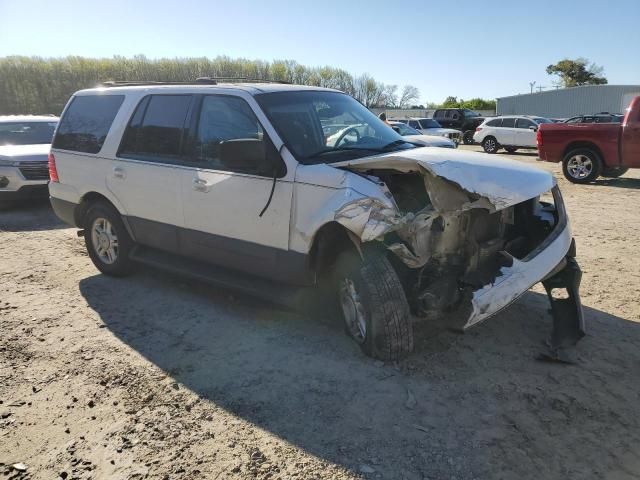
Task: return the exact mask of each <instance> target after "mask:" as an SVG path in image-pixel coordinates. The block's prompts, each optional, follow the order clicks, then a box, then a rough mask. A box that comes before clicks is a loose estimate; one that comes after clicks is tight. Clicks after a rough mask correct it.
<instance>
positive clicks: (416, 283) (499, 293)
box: [335, 162, 584, 357]
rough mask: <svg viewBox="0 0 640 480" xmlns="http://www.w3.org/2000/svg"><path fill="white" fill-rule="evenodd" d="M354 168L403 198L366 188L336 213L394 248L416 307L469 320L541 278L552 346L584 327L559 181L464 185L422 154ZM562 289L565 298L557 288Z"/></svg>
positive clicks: (459, 321)
mask: <svg viewBox="0 0 640 480" xmlns="http://www.w3.org/2000/svg"><path fill="white" fill-rule="evenodd" d="M347 168H348V169H349V170H352V169H353V170H354V171H357V172H358V173H359V174H360V175H365V176H367V178H369V180H371V181H374V182H376V183H379V185H380V186H381V188H383V190H384V191H385V194H386V196H387V198H391V199H392V200H393V202H395V207H396V208H390V207H389V206H388V205H385V204H384V202H381V201H379V200H376V199H373V198H369V197H363V198H359V199H357V200H355V201H353V202H350V203H348V204H347V205H345V206H344V207H343V208H341V209H340V210H339V211H338V212H336V216H335V219H336V221H338V222H340V223H342V224H343V225H345V226H346V227H347V228H348V229H349V230H350V231H351V232H352V233H354V234H355V235H357V236H358V237H359V238H360V240H361V241H362V242H369V241H372V240H377V241H380V242H382V243H383V244H384V245H385V247H386V248H387V249H388V250H389V251H390V252H392V253H393V255H392V258H395V259H396V261H395V263H396V265H397V267H398V268H397V270H398V272H399V275H400V277H401V279H402V281H403V284H404V285H405V291H406V293H407V298H408V299H409V302H410V304H411V307H412V310H413V311H414V313H415V314H417V315H419V316H422V317H427V318H430V319H444V320H445V321H446V324H447V326H449V327H450V328H454V329H458V330H465V329H467V328H469V327H471V326H473V325H475V324H478V323H480V322H481V321H483V320H485V319H486V318H488V317H490V316H491V315H493V314H495V313H497V312H498V311H500V310H501V309H502V308H504V307H506V306H507V305H509V304H510V303H512V302H513V301H515V300H516V299H517V298H518V297H520V296H521V295H522V294H523V293H524V292H526V291H527V290H528V289H529V288H530V287H531V286H533V285H534V284H536V283H538V282H540V281H542V282H543V284H544V286H545V288H546V289H547V292H548V295H549V298H550V300H551V306H552V314H553V317H554V330H553V333H552V335H551V339H550V343H551V345H550V346H551V351H552V353H551V356H552V357H554V356H555V357H558V356H559V355H560V353H559V352H560V351H561V350H562V349H563V348H564V347H566V346H568V345H569V344H573V343H575V342H577V341H578V340H579V339H580V338H581V337H582V336H584V320H583V317H582V307H581V304H580V297H579V293H578V288H579V283H580V275H581V273H580V269H579V267H578V264H577V263H576V261H575V258H574V257H575V246H574V245H575V244H574V243H573V240H572V236H571V231H570V228H569V225H568V220H567V215H566V211H565V208H564V204H563V201H562V196H561V195H560V191H559V189H558V187H557V186H555V185H553V187H552V188H551V189H550V190H549V191H547V192H544V193H543V194H542V195H540V194H538V195H537V196H534V197H533V198H529V199H526V200H524V201H517V203H515V202H516V200H515V199H513V198H507V197H506V196H503V197H495V196H491V195H485V194H482V193H478V192H477V191H472V190H471V189H467V188H463V187H462V186H461V185H460V184H459V183H457V182H456V181H453V180H452V179H450V178H446V177H443V176H441V175H438V174H436V173H435V172H434V170H433V169H432V168H429V166H428V165H425V164H421V163H416V164H414V166H413V167H407V166H406V162H405V163H404V164H403V166H401V167H400V168H399V169H397V168H393V164H386V165H380V166H378V165H375V166H373V165H371V166H368V165H367V166H364V165H363V166H360V165H359V166H357V167H355V168H354V167H353V166H349V167H347ZM541 197H542V198H541ZM514 198H515V197H514ZM517 200H521V199H517ZM559 290H564V291H565V292H566V293H565V295H564V298H557V295H554V292H557V291H559Z"/></svg>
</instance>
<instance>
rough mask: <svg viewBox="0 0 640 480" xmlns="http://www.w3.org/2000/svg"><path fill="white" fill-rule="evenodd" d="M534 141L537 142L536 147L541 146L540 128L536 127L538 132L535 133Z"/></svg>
mask: <svg viewBox="0 0 640 480" xmlns="http://www.w3.org/2000/svg"><path fill="white" fill-rule="evenodd" d="M536 143H537V144H538V148H540V147H541V146H542V132H541V131H540V128H538V133H536Z"/></svg>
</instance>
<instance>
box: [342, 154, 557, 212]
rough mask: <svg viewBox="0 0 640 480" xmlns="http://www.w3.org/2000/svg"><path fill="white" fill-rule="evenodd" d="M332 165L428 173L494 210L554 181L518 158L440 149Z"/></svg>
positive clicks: (530, 195) (544, 189)
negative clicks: (476, 198)
mask: <svg viewBox="0 0 640 480" xmlns="http://www.w3.org/2000/svg"><path fill="white" fill-rule="evenodd" d="M332 165H333V166H334V167H340V168H346V169H348V170H355V171H367V170H371V169H391V170H396V171H399V172H419V173H423V174H425V173H427V174H430V175H432V176H435V177H440V178H442V179H445V180H448V181H450V182H453V183H455V184H457V185H458V186H459V187H460V188H462V189H463V190H465V191H467V192H470V193H474V194H477V195H479V196H481V197H484V198H485V199H487V200H488V201H489V202H490V203H491V205H492V206H493V208H494V209H495V210H502V209H504V208H507V207H509V206H511V205H516V204H518V203H521V202H524V201H526V200H529V199H531V198H534V197H536V196H538V195H540V194H542V193H545V192H548V191H549V190H551V189H552V188H553V187H554V185H555V184H556V180H555V178H554V177H553V175H551V174H550V173H549V172H546V171H544V170H541V169H539V168H536V167H531V166H529V165H526V164H525V163H522V162H519V161H517V160H509V159H505V158H497V157H495V156H492V155H487V154H484V153H475V152H467V151H460V150H450V149H439V148H416V149H413V150H401V151H397V152H391V153H388V154H384V155H377V156H374V157H366V158H360V159H357V160H349V161H345V162H339V163H334V164H332Z"/></svg>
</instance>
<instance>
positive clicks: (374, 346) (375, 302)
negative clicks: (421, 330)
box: [335, 252, 413, 361]
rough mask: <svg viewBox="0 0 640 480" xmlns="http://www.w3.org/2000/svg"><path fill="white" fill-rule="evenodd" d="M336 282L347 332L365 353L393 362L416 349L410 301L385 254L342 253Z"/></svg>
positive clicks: (336, 270) (338, 263) (336, 272)
mask: <svg viewBox="0 0 640 480" xmlns="http://www.w3.org/2000/svg"><path fill="white" fill-rule="evenodd" d="M368 253H369V252H368ZM335 285H336V289H337V294H338V300H339V303H340V307H341V310H342V315H343V318H344V322H345V326H346V330H347V333H348V334H349V335H350V336H351V338H353V340H355V342H356V343H358V344H359V345H360V348H361V349H362V350H363V352H364V353H365V354H367V355H369V356H370V357H373V358H377V359H380V360H385V361H394V360H399V359H400V358H402V357H405V356H406V355H408V354H409V353H411V351H413V326H412V324H411V313H410V311H409V303H408V302H407V298H406V297H405V294H404V290H403V288H402V284H401V283H400V279H399V278H398V275H397V274H396V272H395V270H394V269H393V266H392V265H391V263H390V262H389V260H388V259H387V258H386V257H385V256H384V254H383V253H380V252H373V253H369V255H368V258H366V259H365V260H362V259H361V258H360V256H359V255H358V254H357V253H355V252H345V253H343V254H342V255H341V256H340V258H339V259H338V262H337V266H336V269H335Z"/></svg>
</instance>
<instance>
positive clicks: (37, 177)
mask: <svg viewBox="0 0 640 480" xmlns="http://www.w3.org/2000/svg"><path fill="white" fill-rule="evenodd" d="M57 124H58V118H57V117H53V116H34V115H24V116H4V117H0V203H8V202H13V201H16V200H23V199H26V198H30V197H34V196H41V197H46V196H47V194H48V191H47V183H48V182H49V167H48V165H47V157H48V155H49V149H50V148H51V139H52V138H53V132H54V130H55V128H56V125H57Z"/></svg>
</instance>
